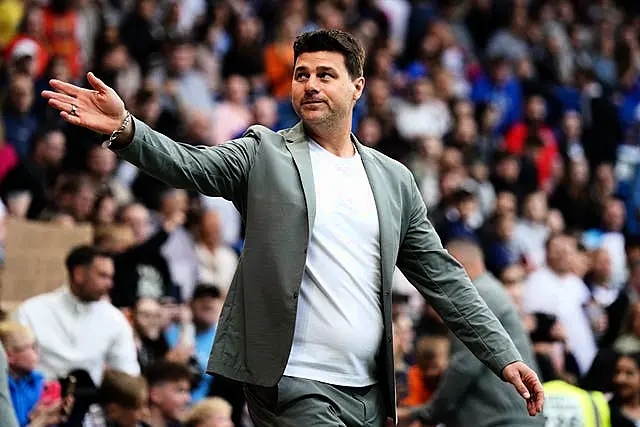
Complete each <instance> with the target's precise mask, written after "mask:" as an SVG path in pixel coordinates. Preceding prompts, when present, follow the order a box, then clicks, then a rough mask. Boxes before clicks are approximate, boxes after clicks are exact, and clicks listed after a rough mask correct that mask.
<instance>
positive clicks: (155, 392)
mask: <svg viewBox="0 0 640 427" xmlns="http://www.w3.org/2000/svg"><path fill="white" fill-rule="evenodd" d="M160 394H161V393H160V390H159V389H158V388H157V387H151V388H149V403H150V404H152V405H157V404H159V403H160V400H162V399H160Z"/></svg>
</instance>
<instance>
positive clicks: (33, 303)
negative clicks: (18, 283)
mask: <svg viewBox="0 0 640 427" xmlns="http://www.w3.org/2000/svg"><path fill="white" fill-rule="evenodd" d="M58 297H59V292H58V291H53V292H47V293H45V294H40V295H36V296H34V297H31V298H29V299H27V300H25V301H24V302H23V303H22V304H20V305H19V306H18V309H17V310H16V312H17V313H19V314H21V315H29V314H31V313H34V312H39V313H42V310H43V309H47V308H50V307H52V306H53V305H54V304H55V303H56V301H57V299H58Z"/></svg>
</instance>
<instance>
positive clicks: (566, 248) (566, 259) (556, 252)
mask: <svg viewBox="0 0 640 427" xmlns="http://www.w3.org/2000/svg"><path fill="white" fill-rule="evenodd" d="M574 253H575V248H574V245H572V241H571V239H569V238H568V237H566V236H560V237H556V238H554V239H553V240H552V241H551V242H549V248H548V250H547V264H549V267H551V269H552V270H553V271H555V272H556V273H558V274H565V273H568V272H569V271H570V269H571V259H572V257H573V256H574V255H575V254H574Z"/></svg>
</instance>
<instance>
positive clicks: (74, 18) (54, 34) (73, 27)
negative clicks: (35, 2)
mask: <svg viewBox="0 0 640 427" xmlns="http://www.w3.org/2000/svg"><path fill="white" fill-rule="evenodd" d="M43 17H44V34H45V39H46V44H47V49H48V51H49V53H50V54H51V55H56V56H62V57H64V58H65V59H66V60H67V64H68V65H69V70H70V71H71V75H72V76H73V78H74V79H77V78H79V77H80V72H81V71H82V70H81V68H82V64H81V59H80V41H79V40H78V14H77V13H76V12H75V11H74V10H70V11H68V12H65V13H64V14H62V15H60V14H57V13H54V12H53V11H51V10H50V9H44V13H43Z"/></svg>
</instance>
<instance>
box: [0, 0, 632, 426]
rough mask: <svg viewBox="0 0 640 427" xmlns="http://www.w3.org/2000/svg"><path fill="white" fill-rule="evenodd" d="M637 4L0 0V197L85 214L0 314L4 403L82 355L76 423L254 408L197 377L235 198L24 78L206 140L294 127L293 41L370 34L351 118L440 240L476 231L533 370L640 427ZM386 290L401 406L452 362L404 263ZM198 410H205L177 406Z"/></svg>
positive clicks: (51, 212)
mask: <svg viewBox="0 0 640 427" xmlns="http://www.w3.org/2000/svg"><path fill="white" fill-rule="evenodd" d="M639 12H640V3H639V2H636V1H633V0H626V1H625V0H619V1H614V0H553V1H550V0H431V1H429V0H422V1H420V0H414V1H410V0H308V1H307V0H182V1H176V0H0V52H2V57H1V59H0V62H1V64H2V74H1V75H0V92H1V105H0V112H1V117H2V120H0V198H1V200H2V205H1V209H0V215H1V216H2V218H3V221H4V220H6V219H7V218H9V217H15V218H24V219H27V220H33V221H49V222H53V223H57V224H60V226H61V227H74V226H75V225H76V224H87V223H89V224H92V225H93V227H94V242H93V244H94V246H92V247H84V248H78V249H77V250H76V251H75V252H73V253H72V254H71V255H74V254H75V255H74V256H71V255H70V257H69V260H68V262H67V270H68V272H69V283H66V284H59V285H61V286H62V287H61V288H60V289H59V290H57V291H55V292H53V293H51V294H46V295H40V296H36V297H35V298H34V299H32V300H29V301H27V302H25V303H24V304H23V305H21V306H20V307H19V308H18V310H17V312H16V314H15V315H14V314H10V315H9V316H10V317H11V319H13V320H8V321H7V322H8V323H7V324H3V325H2V326H1V327H0V339H1V340H2V342H3V344H4V346H5V349H6V351H7V354H8V356H9V362H10V369H13V371H12V372H14V374H16V376H15V378H14V379H15V380H16V381H14V382H16V384H17V385H16V384H14V386H13V389H12V390H17V391H20V390H23V391H24V390H27V391H24V393H25V395H29V396H30V398H29V399H27V398H26V397H25V399H18V401H14V406H15V409H16V413H17V415H18V418H19V420H20V423H21V425H27V424H28V423H29V422H30V414H31V416H32V415H33V414H34V413H36V415H37V412H38V411H37V409H38V408H39V406H38V405H39V401H40V400H41V399H40V394H39V392H38V391H37V390H39V389H40V388H42V387H44V385H45V384H47V381H48V380H51V379H55V378H62V379H64V378H67V376H68V374H69V373H70V372H76V371H78V372H77V374H78V376H79V377H80V378H81V379H83V381H82V382H83V384H84V385H85V386H86V387H88V388H91V386H93V387H94V388H95V389H96V390H98V391H99V393H98V395H99V396H100V398H99V399H97V400H95V402H94V403H93V404H92V405H88V404H87V405H86V407H85V408H84V412H85V414H84V418H83V420H84V423H85V425H101V424H99V423H98V422H95V423H94V424H90V423H91V422H93V421H91V417H92V415H95V413H98V415H97V416H96V417H94V418H96V419H99V418H101V417H102V418H103V419H105V418H107V419H108V418H109V417H116V418H117V417H119V416H120V417H121V416H122V413H127V414H128V416H130V417H133V418H136V417H138V416H140V417H142V418H145V419H147V421H148V422H150V423H151V425H152V427H164V426H165V425H166V426H171V425H182V424H181V423H187V424H186V425H193V426H201V427H202V426H205V425H206V426H209V427H211V426H227V425H228V423H230V422H231V419H232V420H233V423H235V425H236V426H245V425H246V426H248V425H250V424H249V422H248V421H247V420H246V416H244V411H243V404H244V403H243V397H242V388H241V387H240V386H238V385H237V384H234V383H232V382H229V381H227V380H226V379H224V378H215V377H211V376H208V375H206V374H204V370H205V367H206V363H207V359H208V353H209V350H210V348H211V345H212V344H213V339H214V336H215V326H216V323H217V318H218V316H219V311H220V307H221V304H222V302H223V301H224V298H225V296H226V292H227V290H228V288H229V286H230V283H231V280H232V277H233V274H234V271H235V268H236V265H237V263H238V257H239V256H240V254H241V251H242V236H243V228H242V222H241V220H240V218H239V215H238V213H237V211H236V210H235V208H234V207H233V205H231V204H230V202H227V201H226V200H222V199H220V198H214V197H208V196H203V195H199V194H196V193H192V192H189V191H184V190H176V189H172V188H169V187H168V186H166V185H165V184H163V183H161V182H159V181H158V180H156V179H155V178H153V177H150V176H148V175H146V174H144V173H139V171H138V170H137V169H136V168H135V167H134V166H132V165H130V164H127V163H124V162H120V161H119V160H118V159H117V157H116V154H115V153H113V152H112V151H110V150H108V149H104V148H102V147H101V145H100V144H101V143H102V141H103V139H104V138H105V136H104V135H96V134H93V133H90V132H88V131H85V130H83V129H80V128H76V127H71V126H69V125H66V124H65V123H63V121H62V120H61V119H60V118H59V117H58V115H57V113H56V112H55V111H54V110H53V109H51V108H49V107H48V106H47V105H46V102H45V101H44V100H43V99H42V98H41V97H40V96H39V93H40V92H41V91H42V90H44V89H49V88H50V87H49V84H48V81H49V79H51V78H57V79H61V80H65V81H72V82H76V83H78V84H83V85H86V80H85V77H84V76H85V72H86V71H88V70H92V71H93V72H94V73H95V74H96V75H97V76H98V77H99V78H100V79H102V80H103V81H104V82H105V83H106V84H108V85H109V86H111V87H113V88H115V89H116V91H117V92H118V94H120V96H121V97H122V98H123V99H124V101H125V103H126V106H127V108H128V109H129V110H130V111H131V112H132V113H133V114H134V115H135V116H136V117H137V118H139V119H140V120H142V121H144V122H146V123H147V124H149V125H150V126H151V127H152V128H154V129H155V130H157V131H160V132H162V133H164V134H166V135H168V136H170V137H171V138H174V139H176V140H178V141H181V142H185V143H188V144H194V145H208V146H215V145H218V144H223V143H224V142H225V141H227V140H230V139H233V138H236V137H239V136H240V135H242V134H243V132H244V131H245V130H246V129H247V127H248V126H250V125H252V124H261V125H264V126H267V127H269V128H272V129H274V130H278V129H283V128H286V127H289V126H292V125H294V124H295V123H296V122H297V117H296V116H295V113H294V112H293V109H292V107H291V105H290V102H289V98H288V97H289V91H290V81H291V73H292V70H293V50H292V43H293V41H294V39H295V37H296V35H298V34H299V33H301V32H303V31H307V30H312V29H316V28H339V29H344V30H348V31H350V32H352V33H353V34H354V35H356V36H357V37H358V38H359V40H361V41H362V43H363V44H364V46H365V48H366V52H367V57H368V61H367V64H366V69H365V77H366V81H367V83H366V89H365V93H364V96H363V97H362V99H360V100H359V102H358V104H357V106H356V111H355V116H354V128H353V132H354V134H355V135H356V136H357V137H358V139H359V141H360V142H362V143H363V144H365V145H367V146H369V147H373V148H375V149H377V150H379V151H381V152H382V153H384V154H387V155H389V156H390V157H392V158H394V159H396V160H398V161H400V162H402V163H404V164H405V165H406V166H407V167H409V168H410V169H411V171H412V172H413V173H414V176H415V179H416V181H417V183H418V185H419V188H420V190H421V192H422V195H423V197H424V201H425V203H426V205H427V207H428V212H429V215H430V219H431V221H432V223H433V224H434V226H435V228H436V230H437V231H438V233H439V235H440V236H441V239H442V241H443V243H446V242H447V241H450V240H452V239H468V240H472V241H474V242H476V243H477V244H478V245H480V246H481V248H482V250H483V253H484V258H485V263H486V265H487V268H488V269H489V271H491V273H492V274H493V275H494V276H495V277H496V278H498V279H499V280H500V281H501V282H502V284H503V285H504V286H505V288H506V289H507V290H508V292H509V293H510V295H511V296H512V297H513V301H514V304H516V305H517V307H518V308H519V310H520V312H521V315H522V322H523V324H524V325H525V326H526V328H527V330H528V331H529V333H530V337H531V340H532V342H533V344H534V348H535V350H536V353H537V355H538V358H539V362H540V363H539V365H540V371H541V372H540V374H541V376H542V378H543V380H549V379H552V378H562V379H563V380H565V381H567V382H568V383H570V384H576V385H579V386H581V387H583V388H587V389H590V390H601V391H603V392H607V393H609V395H610V396H612V399H613V400H614V401H616V402H618V404H619V405H620V406H621V408H622V412H623V413H624V414H626V416H627V417H628V418H630V419H633V420H634V421H635V422H636V423H640V358H639V357H638V356H637V355H638V354H640V15H639V14H638V13H639ZM3 223H4V222H3ZM4 234H5V233H4V230H3V231H2V232H1V233H0V237H2V236H4ZM43 244H45V243H44V242H43ZM4 250H6V248H3V251H2V252H0V255H1V254H2V253H4ZM34 250H37V249H34ZM0 258H2V257H1V256H0ZM96 260H102V261H100V262H98V261H96ZM94 261H95V263H94ZM96 265H97V266H96ZM56 285H58V284H56ZM3 286H11V284H10V283H5V284H3ZM395 286H396V292H395V297H394V298H395V302H396V306H395V307H396V313H395V315H394V328H395V330H394V333H395V351H396V361H397V363H396V365H397V366H396V369H397V379H398V403H399V404H400V405H401V406H403V405H404V406H407V405H409V406H413V405H418V404H422V403H425V402H427V401H428V400H429V398H430V395H431V394H432V392H433V390H434V389H435V388H436V387H437V382H438V379H439V378H440V377H441V375H442V372H443V371H444V370H446V368H447V359H448V339H447V335H446V333H445V331H444V330H443V326H442V324H441V322H440V321H439V318H438V316H437V314H436V313H435V312H434V311H433V310H432V309H431V308H430V307H429V306H428V304H425V303H424V302H423V300H422V299H421V297H420V296H419V295H416V293H415V291H414V290H413V288H412V287H411V285H409V284H408V283H407V281H406V279H404V277H402V275H401V274H399V273H398V274H397V280H396V284H395ZM85 292H88V293H89V294H88V295H87V294H85ZM82 295H84V297H83V296H82ZM103 296H106V297H108V301H105V300H104V299H103ZM94 299H96V300H100V303H99V304H90V306H91V308H90V309H89V308H87V306H86V304H84V303H83V301H86V300H89V301H92V300H94ZM45 312H51V313H63V315H57V314H56V315H55V316H54V315H53V314H52V315H51V316H53V317H51V318H50V319H49V321H46V320H43V316H42V313H45ZM46 319H48V318H46ZM78 319H84V320H82V321H80V320H78ZM114 319H115V320H114ZM85 321H86V324H92V325H93V326H92V328H94V329H92V330H94V333H93V334H86V333H83V332H82V331H85V329H82V328H79V326H78V323H82V322H85ZM12 322H16V323H12ZM91 322H93V323H91ZM20 325H23V326H22V327H21V326H20ZM114 325H117V327H116V326H114ZM24 326H26V328H25V327H24ZM116 330H118V331H122V332H121V333H118V334H116V335H117V337H115V336H113V334H114V331H116ZM127 331H128V332H127ZM53 334H56V335H55V336H57V337H59V336H66V337H67V338H68V340H67V338H65V339H57V340H54V339H52V337H53V336H54V335H53ZM65 340H67V341H65ZM16 342H17V343H18V344H16ZM97 342H100V343H101V344H100V345H97V344H96V343H97ZM65 343H67V344H65ZM105 343H108V347H105V345H106V344H105ZM36 345H37V347H39V349H40V350H39V351H36V350H35V346H36ZM24 352H31V353H30V355H28V356H25V353H24ZM61 355H62V356H61ZM620 355H623V356H620ZM24 360H26V361H27V362H25V366H22V365H20V363H22V362H24ZM12 361H13V362H12ZM12 363H13V365H11V364H12ZM16 364H17V365H16ZM105 365H106V367H107V368H108V370H107V371H106V372H105V371H104V369H105ZM34 369H35V370H34ZM27 374H28V375H29V376H28V378H27V379H25V380H24V381H22V382H20V381H17V379H20V378H19V377H20V375H27ZM36 374H37V375H36ZM32 375H35V377H32ZM139 375H143V377H140V376H139ZM143 378H144V379H143ZM23 379H24V378H23ZM63 382H64V381H63ZM30 387H31V388H30ZM32 389H33V390H36V391H33V390H32ZM28 390H31V391H28ZM17 391H16V393H17ZM30 393H31V394H30ZM18 394H19V393H18ZM34 396H35V397H34ZM123 396H124V397H123ZM210 396H218V398H217V399H216V400H213V401H212V400H209V399H211V398H210ZM225 401H226V402H228V403H226V404H224V402H225ZM25 402H28V404H27V403H25ZM96 402H98V403H99V405H98V407H96V406H95V405H96ZM147 403H148V405H149V408H150V414H148V413H147V412H145V411H143V410H142V409H141V408H143V407H146V406H147ZM202 403H204V404H205V406H206V407H204V409H203V407H202V406H198V404H202ZM229 404H230V405H231V406H229V407H227V406H225V405H229ZM100 405H102V409H101V408H100V407H99V406H100ZM207 405H208V406H207ZM76 406H78V405H76ZM80 406H82V405H79V406H78V407H80ZM210 407H213V409H211V408H210ZM114 408H115V409H114ZM207 408H209V409H211V410H209V409H207ZM231 408H232V409H233V410H231ZM137 409H140V411H138V412H136V411H135V410H137ZM127 410H128V411H129V412H127ZM100 411H102V412H103V413H100ZM189 411H191V417H194V416H195V415H193V414H205V415H206V416H205V415H203V416H202V417H204V418H202V419H205V418H206V417H207V416H209V415H210V414H214V413H215V414H217V415H215V417H217V418H216V419H217V420H218V421H210V420H209V421H206V420H205V421H202V422H200V421H191V423H192V424H188V422H187V418H188V414H189ZM143 412H144V414H145V415H144V417H143V415H140V414H142V413H143ZM105 414H106V415H105ZM135 414H138V415H135ZM207 414H208V415H207ZM215 417H214V416H213V415H211V417H210V419H213V418H215ZM207 422H210V424H206V423H207ZM637 425H640V424H637Z"/></svg>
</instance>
